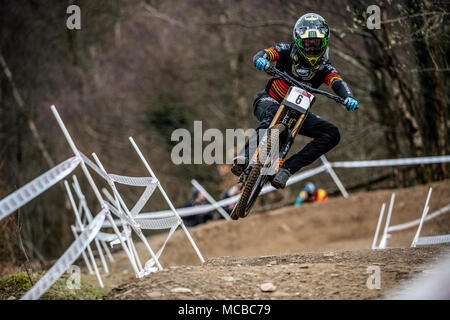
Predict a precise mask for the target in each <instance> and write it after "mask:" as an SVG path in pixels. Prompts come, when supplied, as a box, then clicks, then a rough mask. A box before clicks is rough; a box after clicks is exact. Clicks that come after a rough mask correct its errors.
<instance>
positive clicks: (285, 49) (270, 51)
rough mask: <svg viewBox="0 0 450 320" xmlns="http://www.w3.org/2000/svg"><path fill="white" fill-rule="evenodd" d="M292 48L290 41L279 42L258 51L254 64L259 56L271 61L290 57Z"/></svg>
mask: <svg viewBox="0 0 450 320" xmlns="http://www.w3.org/2000/svg"><path fill="white" fill-rule="evenodd" d="M290 50H291V49H290V44H289V43H278V44H276V45H274V46H272V47H270V48H267V49H264V50H260V51H258V52H257V53H256V54H255V56H254V57H253V64H255V65H256V61H257V60H258V59H259V58H264V59H267V60H268V61H270V62H274V61H278V60H280V59H283V58H289V53H290Z"/></svg>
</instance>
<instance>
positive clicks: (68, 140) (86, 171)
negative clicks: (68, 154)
mask: <svg viewBox="0 0 450 320" xmlns="http://www.w3.org/2000/svg"><path fill="white" fill-rule="evenodd" d="M51 110H52V112H53V115H54V116H55V118H56V121H57V122H58V125H59V127H60V128H61V131H62V132H63V134H64V136H65V138H66V140H67V142H68V143H69V146H70V148H71V149H72V151H73V153H74V154H75V156H77V157H78V158H80V159H81V156H80V152H79V151H78V149H77V147H76V146H75V143H74V142H73V140H72V137H71V136H70V134H69V131H67V128H66V126H65V124H64V122H63V121H62V119H61V117H60V116H59V113H58V111H57V110H56V107H55V106H54V105H52V106H51ZM80 165H81V169H82V170H83V173H84V175H85V176H86V178H87V180H88V182H89V185H90V186H91V188H92V190H93V191H94V194H95V196H96V198H97V200H98V202H99V203H100V206H101V207H102V209H104V210H106V217H107V218H108V220H109V222H110V224H111V226H112V228H113V230H114V232H115V233H116V234H117V236H118V237H119V240H120V243H121V245H122V248H123V250H124V251H125V253H126V254H127V256H128V258H129V260H130V262H131V265H132V267H133V270H134V271H135V273H136V275H138V270H137V267H136V265H135V264H133V263H132V260H131V258H130V252H129V251H128V248H127V246H126V244H125V242H124V241H123V239H122V237H121V234H120V231H119V229H118V228H117V226H116V223H115V222H114V219H113V217H112V216H111V212H110V211H109V209H108V207H107V206H106V204H105V202H104V200H103V198H102V196H101V194H100V191H99V190H98V188H97V185H96V184H95V182H94V180H93V179H92V176H91V174H90V173H89V170H88V169H87V167H86V164H85V163H84V161H83V160H82V161H81V163H80Z"/></svg>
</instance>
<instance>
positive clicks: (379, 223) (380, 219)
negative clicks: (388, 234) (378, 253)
mask: <svg viewBox="0 0 450 320" xmlns="http://www.w3.org/2000/svg"><path fill="white" fill-rule="evenodd" d="M385 207H386V204H385V203H383V205H382V206H381V210H380V216H379V218H378V223H377V229H376V231H375V235H374V237H373V242H372V250H374V249H376V248H377V240H378V233H379V232H380V227H381V221H382V220H383V215H384V209H385Z"/></svg>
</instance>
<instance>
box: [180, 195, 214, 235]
mask: <svg viewBox="0 0 450 320" xmlns="http://www.w3.org/2000/svg"><path fill="white" fill-rule="evenodd" d="M204 204H208V202H207V201H206V198H205V196H204V195H203V193H201V192H200V191H198V190H197V189H196V188H192V199H191V200H189V201H187V202H186V203H185V204H184V206H183V208H187V207H197V206H201V205H204ZM210 219H212V216H211V213H210V212H204V213H199V214H196V215H192V216H187V217H184V218H183V221H184V224H185V225H186V226H187V227H193V226H196V225H198V224H201V223H204V222H206V221H208V220H210Z"/></svg>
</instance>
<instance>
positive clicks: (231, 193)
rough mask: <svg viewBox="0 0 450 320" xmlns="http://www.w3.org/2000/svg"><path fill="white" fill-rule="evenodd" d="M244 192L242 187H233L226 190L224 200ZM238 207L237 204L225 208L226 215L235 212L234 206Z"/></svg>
mask: <svg viewBox="0 0 450 320" xmlns="http://www.w3.org/2000/svg"><path fill="white" fill-rule="evenodd" d="M241 192H242V187H241V186H240V185H238V184H237V185H234V186H232V187H229V188H228V189H226V190H225V191H224V193H223V195H222V200H223V199H227V198H231V197H233V196H235V195H237V194H240V193H241ZM235 205H236V203H230V204H229V205H226V206H224V207H222V208H223V209H224V210H225V211H226V213H228V214H231V211H233V208H234V206H235ZM219 219H223V217H222V216H220V217H219Z"/></svg>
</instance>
